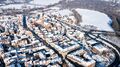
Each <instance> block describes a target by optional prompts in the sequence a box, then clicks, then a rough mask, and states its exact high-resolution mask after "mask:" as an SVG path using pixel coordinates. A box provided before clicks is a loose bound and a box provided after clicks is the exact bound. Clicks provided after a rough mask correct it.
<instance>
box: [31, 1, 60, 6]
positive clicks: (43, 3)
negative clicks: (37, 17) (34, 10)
mask: <svg viewBox="0 0 120 67" xmlns="http://www.w3.org/2000/svg"><path fill="white" fill-rule="evenodd" d="M59 1H60V0H33V1H31V2H30V3H31V4H39V5H51V4H54V3H58V2H59Z"/></svg>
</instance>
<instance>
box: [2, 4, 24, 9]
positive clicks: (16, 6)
mask: <svg viewBox="0 0 120 67" xmlns="http://www.w3.org/2000/svg"><path fill="white" fill-rule="evenodd" d="M22 6H23V4H9V5H5V6H1V7H0V8H3V9H8V8H17V9H21V7H22Z"/></svg>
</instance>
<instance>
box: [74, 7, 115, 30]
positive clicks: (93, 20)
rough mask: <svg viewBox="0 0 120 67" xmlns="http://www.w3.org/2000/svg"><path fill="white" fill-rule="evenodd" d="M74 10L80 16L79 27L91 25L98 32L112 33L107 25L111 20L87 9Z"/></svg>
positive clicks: (104, 15) (102, 14)
mask: <svg viewBox="0 0 120 67" xmlns="http://www.w3.org/2000/svg"><path fill="white" fill-rule="evenodd" d="M75 10H76V11H77V12H78V13H79V14H80V15H81V16H82V22H81V25H93V26H96V27H97V28H98V30H103V31H113V29H112V28H111V27H110V25H109V23H111V22H112V20H111V19H110V18H109V17H108V16H107V15H106V14H104V13H101V12H98V11H94V10H88V9H79V8H77V9H75Z"/></svg>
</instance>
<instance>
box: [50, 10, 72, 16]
mask: <svg viewBox="0 0 120 67" xmlns="http://www.w3.org/2000/svg"><path fill="white" fill-rule="evenodd" d="M52 14H60V15H61V16H65V15H67V16H69V15H70V14H72V12H71V11H70V10H68V9H64V10H59V11H57V12H53V13H52Z"/></svg>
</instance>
